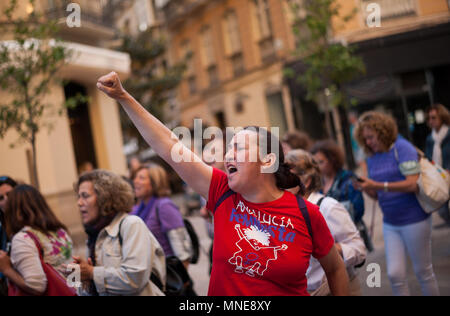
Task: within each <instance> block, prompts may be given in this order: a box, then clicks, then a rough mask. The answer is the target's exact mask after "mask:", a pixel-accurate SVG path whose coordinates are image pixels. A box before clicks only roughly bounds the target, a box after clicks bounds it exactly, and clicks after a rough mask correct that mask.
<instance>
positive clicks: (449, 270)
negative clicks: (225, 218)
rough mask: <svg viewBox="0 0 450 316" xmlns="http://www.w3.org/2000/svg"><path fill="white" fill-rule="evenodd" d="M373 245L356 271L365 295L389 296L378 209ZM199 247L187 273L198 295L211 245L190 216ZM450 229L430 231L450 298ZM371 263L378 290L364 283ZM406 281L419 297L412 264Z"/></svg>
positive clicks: (369, 205)
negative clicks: (375, 266) (376, 269)
mask: <svg viewBox="0 0 450 316" xmlns="http://www.w3.org/2000/svg"><path fill="white" fill-rule="evenodd" d="M372 210H373V203H372V202H371V201H370V200H367V201H366V214H365V216H364V220H365V222H366V224H367V225H368V226H369V225H370V223H371V220H372ZM375 210H376V211H375V226H374V245H375V250H374V251H373V252H372V253H370V254H369V255H368V257H367V260H366V265H365V266H364V267H362V268H361V269H360V271H359V277H360V282H361V288H362V292H363V295H365V296H389V295H392V290H391V286H390V283H389V279H388V277H387V272H386V263H385V256H384V241H383V236H382V214H381V210H380V209H379V208H378V207H376V208H375ZM190 220H191V222H192V224H193V225H194V227H195V229H196V231H197V234H198V235H199V238H200V240H201V241H200V242H201V244H202V249H204V251H202V253H201V255H200V260H199V263H198V264H196V265H191V266H190V267H189V273H190V274H191V277H192V278H193V279H194V280H195V289H196V291H197V293H198V294H199V295H206V294H207V292H208V283H209V274H208V271H209V262H208V257H207V251H208V250H209V247H210V245H211V240H210V239H209V237H208V236H207V234H206V229H205V225H204V220H203V219H202V218H200V217H197V216H193V217H190ZM441 223H442V220H441V219H440V217H439V216H438V215H437V214H434V215H433V227H434V226H437V225H439V224H441ZM449 245H450V228H441V229H435V228H433V265H434V271H435V274H436V277H437V280H438V284H439V288H440V291H441V295H450V247H449ZM371 263H377V264H379V265H380V267H381V287H379V288H369V287H368V286H367V283H366V280H367V278H368V277H369V275H370V273H371V272H370V271H369V272H367V270H366V268H367V266H368V265H369V264H371ZM408 280H409V286H410V289H411V294H412V295H421V291H420V286H419V283H418V281H417V279H416V277H415V274H414V271H413V269H412V266H411V264H410V263H409V266H408Z"/></svg>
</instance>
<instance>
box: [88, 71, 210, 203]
mask: <svg viewBox="0 0 450 316" xmlns="http://www.w3.org/2000/svg"><path fill="white" fill-rule="evenodd" d="M97 88H98V89H99V90H100V91H102V92H104V93H105V94H106V95H108V96H109V97H110V98H113V99H115V100H116V101H117V102H119V103H120V104H121V105H122V107H123V109H124V110H125V112H126V113H127V114H128V116H129V117H130V119H131V121H132V122H133V123H134V125H135V126H136V128H137V129H138V130H139V133H140V134H141V135H142V137H144V139H145V141H146V142H147V143H148V144H149V145H150V146H151V147H152V149H153V150H154V151H155V152H156V153H157V154H158V155H159V156H160V157H161V158H162V159H164V161H166V162H167V163H168V164H169V165H170V166H171V167H172V168H173V169H174V170H175V171H176V172H177V173H178V175H179V176H180V177H181V178H182V179H183V180H184V181H185V182H186V183H187V184H188V185H189V186H190V187H192V188H193V189H194V190H195V191H196V192H197V193H199V194H200V195H201V196H203V197H204V198H206V199H208V193H209V186H210V182H211V177H212V168H211V167H210V166H208V165H207V164H205V163H204V162H203V161H202V160H201V159H200V158H199V157H197V156H196V155H195V154H194V153H193V152H192V151H191V150H190V149H188V148H186V147H185V146H183V144H182V143H181V142H180V140H179V139H178V137H176V136H175V134H174V133H172V131H171V130H169V129H168V128H167V127H166V126H165V125H164V124H162V123H161V122H160V121H159V120H158V119H157V118H156V117H154V116H153V115H151V114H150V113H149V112H148V111H146V110H145V109H144V107H143V106H142V105H140V104H139V102H137V101H136V100H135V99H134V98H133V97H132V96H131V95H130V94H129V93H128V92H127V91H126V90H125V89H124V88H123V87H122V84H121V82H120V79H119V76H118V75H117V73H115V72H111V73H109V74H107V75H106V76H103V77H101V78H100V79H98V82H97ZM174 146H176V147H174ZM172 153H177V154H179V155H182V157H183V159H181V161H180V162H176V161H174V159H173V157H172ZM177 160H179V159H177Z"/></svg>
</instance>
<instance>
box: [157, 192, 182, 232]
mask: <svg viewBox="0 0 450 316" xmlns="http://www.w3.org/2000/svg"><path fill="white" fill-rule="evenodd" d="M157 207H158V211H159V213H158V214H159V220H160V222H161V231H162V232H163V233H164V234H167V232H169V231H171V230H173V229H178V228H182V227H184V222H183V216H181V213H180V211H179V209H178V207H177V206H176V205H175V204H174V203H173V202H172V201H171V200H170V199H164V200H163V201H161V203H160V204H159V205H157Z"/></svg>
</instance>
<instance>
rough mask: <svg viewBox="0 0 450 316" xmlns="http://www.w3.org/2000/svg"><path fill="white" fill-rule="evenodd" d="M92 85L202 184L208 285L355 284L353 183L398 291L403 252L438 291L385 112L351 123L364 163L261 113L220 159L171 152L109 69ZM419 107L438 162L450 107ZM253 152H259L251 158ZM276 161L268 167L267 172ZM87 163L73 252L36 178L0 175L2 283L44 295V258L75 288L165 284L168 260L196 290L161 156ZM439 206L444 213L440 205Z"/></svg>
mask: <svg viewBox="0 0 450 316" xmlns="http://www.w3.org/2000/svg"><path fill="white" fill-rule="evenodd" d="M97 87H98V89H100V90H101V91H103V92H104V93H106V94H107V95H108V96H109V97H111V98H113V99H115V100H117V101H118V102H119V103H120V104H121V105H122V107H123V108H124V110H125V111H126V113H127V114H128V115H129V117H130V118H131V120H132V121H133V123H134V124H135V125H136V127H137V129H138V130H139V131H140V133H141V135H142V136H143V137H144V139H145V140H146V141H147V143H148V144H149V145H150V146H152V148H153V149H154V150H155V152H156V153H157V154H158V155H159V156H160V157H161V158H162V159H164V160H165V161H166V162H167V163H168V164H169V165H170V166H171V167H172V168H173V169H174V170H175V172H177V174H178V175H179V176H180V177H181V179H182V180H183V181H184V182H185V183H186V184H187V185H189V186H190V187H191V188H193V190H195V191H196V192H198V193H199V194H200V195H201V196H202V197H203V201H204V202H203V203H202V210H201V214H202V215H203V216H204V217H205V219H206V220H207V221H206V223H207V226H208V232H209V234H210V236H211V238H213V245H212V247H211V250H210V259H211V269H210V273H211V276H210V284H209V291H208V294H209V295H212V296H216V295H220V296H222V295H226V296H228V295H234V296H247V295H251V296H259V295H262V296H267V295H271V296H273V295H279V296H283V295H317V296H325V295H352V296H358V295H361V294H362V291H361V286H360V284H359V278H358V269H359V268H360V267H361V266H362V265H364V263H365V260H366V257H367V253H368V252H370V251H372V250H373V245H372V242H371V238H370V237H371V236H370V234H369V232H368V229H367V226H366V224H365V223H364V221H363V215H364V198H363V193H365V194H367V195H368V196H370V197H372V198H374V199H377V200H378V203H379V205H380V207H381V210H382V212H383V235H384V241H385V252H386V263H387V269H388V271H387V273H388V277H389V280H390V282H391V286H392V289H393V293H394V294H395V295H408V294H409V289H408V284H407V274H406V271H407V258H408V257H409V258H410V259H411V261H412V263H413V267H414V271H415V274H416V276H417V279H418V280H419V282H420V284H421V289H422V293H423V294H424V295H439V289H438V285H437V281H436V276H435V275H434V272H433V265H432V262H431V229H432V226H431V216H430V214H428V213H427V212H425V211H424V210H423V209H422V207H421V205H420V203H419V202H418V200H417V198H416V193H417V190H418V187H417V180H418V178H419V174H420V165H419V159H420V157H419V155H418V152H417V150H416V148H415V147H414V146H413V145H412V144H411V143H410V142H409V141H407V140H406V139H404V138H403V137H402V136H400V135H399V134H398V131H397V125H396V123H395V120H394V119H393V118H392V117H391V116H389V115H387V114H383V113H380V112H367V113H364V114H363V115H362V116H360V117H359V118H358V120H357V124H356V125H355V127H354V137H355V139H356V140H357V142H358V144H359V147H360V149H361V151H363V152H364V155H365V159H362V160H365V161H366V170H367V174H360V175H356V174H355V173H354V172H352V171H350V170H347V169H345V162H346V159H345V154H344V152H343V150H342V148H340V147H339V145H337V144H336V143H335V142H334V141H332V140H324V141H319V142H316V143H314V142H312V141H311V140H310V139H309V137H308V135H306V134H305V133H302V132H294V133H288V134H287V135H284V137H283V138H282V139H281V141H278V140H277V139H276V138H275V137H274V136H273V135H272V134H271V133H270V132H268V131H265V130H264V131H263V132H262V129H261V128H259V127H249V128H245V129H243V130H242V131H240V132H238V133H237V134H236V135H234V137H233V138H232V140H231V142H230V143H229V144H226V143H223V142H222V143H220V145H219V146H218V148H220V147H222V148H224V160H223V161H213V160H212V159H206V161H208V163H206V162H204V161H202V160H194V161H191V162H184V161H181V162H179V161H177V162H176V161H174V160H173V159H172V157H171V155H170V152H171V149H172V147H173V146H174V145H177V144H178V141H177V139H175V138H173V137H171V136H172V133H171V131H170V130H169V129H168V128H166V127H165V126H164V125H163V124H162V123H161V122H160V121H158V120H157V119H156V118H155V117H154V116H153V115H151V114H150V113H149V112H147V111H145V110H144V109H143V108H142V106H141V105H140V104H139V103H138V102H137V101H136V100H135V99H134V98H133V97H132V96H130V95H129V94H128V93H127V92H126V91H125V90H124V89H123V88H122V85H121V82H120V80H119V78H118V76H117V75H116V74H115V73H111V74H109V75H107V76H104V77H102V78H100V79H99V81H98V83H97ZM427 114H428V120H429V124H430V127H431V128H432V133H431V134H430V137H429V138H428V139H427V148H426V155H427V157H428V158H429V159H430V160H433V161H435V162H436V163H438V164H439V165H442V166H443V167H444V168H445V169H447V170H448V169H449V168H450V135H449V133H450V131H449V128H448V125H449V124H450V115H449V113H448V111H447V110H446V109H445V107H443V106H441V105H436V106H433V107H431V108H430V110H429V111H428V113H427ZM274 139H275V142H274V141H273V140H274ZM214 141H215V142H217V141H220V140H217V139H216V140H214ZM263 146H264V147H265V148H264V150H262V147H263ZM187 150H188V149H187ZM255 152H257V153H260V155H258V157H259V159H258V160H257V161H251V159H249V157H250V156H251V155H252V154H253V153H255ZM261 153H264V154H261ZM358 156H361V153H358ZM274 165H277V166H278V168H276V171H275V172H267V170H270V169H271V168H272V167H273V166H274ZM91 169H92V168H89V170H87V171H84V172H83V173H82V174H81V175H80V177H79V179H78V181H77V183H76V184H75V185H74V188H75V192H76V194H77V197H78V200H77V206H78V209H79V212H80V216H81V220H82V224H83V226H84V229H85V232H86V235H87V253H86V257H78V256H73V254H72V251H73V242H72V239H71V237H70V233H69V231H68V230H67V228H66V226H65V225H64V224H63V223H62V222H61V221H60V220H58V219H57V217H56V216H55V214H54V212H53V211H52V210H51V208H50V207H49V205H48V204H47V202H46V200H45V198H44V197H43V196H42V194H41V193H40V192H39V191H38V190H37V189H35V188H33V187H32V186H29V185H26V184H18V183H16V181H14V180H13V179H11V178H10V177H0V219H1V221H0V225H1V226H0V246H1V249H0V294H1V295H8V293H9V294H10V295H12V294H14V293H15V294H17V293H22V294H24V295H47V294H48V293H50V290H51V289H52V288H53V289H54V287H55V286H56V285H55V284H56V283H55V282H56V281H55V277H54V274H52V273H51V272H52V271H55V272H56V274H57V275H59V276H61V277H64V278H66V277H68V274H69V273H70V272H71V271H72V269H75V270H77V271H79V281H80V284H79V285H80V286H79V287H77V292H76V293H73V294H77V295H89V296H98V295H100V296H108V295H139V296H144V295H146V296H162V295H165V294H167V293H168V292H167V287H168V278H169V277H168V274H169V273H172V271H171V270H170V269H169V265H170V266H171V268H173V267H174V265H173V262H174V261H173V260H176V261H178V262H179V263H180V264H178V269H182V270H183V271H181V272H180V271H178V272H179V273H180V274H182V275H187V276H188V277H187V278H188V280H185V279H184V280H183V284H184V286H188V289H187V290H185V291H184V292H182V293H183V295H196V293H195V291H194V290H193V281H195V280H190V278H189V274H188V272H187V271H188V267H189V264H190V260H191V258H192V255H193V253H192V251H193V245H192V240H191V238H190V236H189V234H188V231H187V229H186V226H185V222H184V220H183V216H182V214H181V212H180V210H179V208H178V207H177V206H176V204H175V203H174V202H173V201H172V200H171V198H170V196H171V190H170V184H169V180H168V176H167V173H166V171H165V170H164V168H163V167H161V166H159V165H156V164H150V165H142V164H140V163H139V162H133V168H132V172H131V173H130V176H129V179H124V177H121V176H119V175H116V174H114V173H112V172H109V171H105V170H91ZM127 180H128V181H127ZM439 212H440V215H441V216H442V218H443V219H444V220H445V221H446V222H447V223H449V216H448V212H449V211H448V205H445V206H444V207H442V208H441V209H440V210H439ZM180 265H181V268H180ZM47 266H50V267H51V269H48V267H47ZM52 269H53V270H52ZM50 270H51V271H50ZM49 271H50V272H49ZM205 273H206V272H205ZM187 281H189V282H187ZM67 286H68V285H67ZM13 287H14V288H15V289H16V290H15V291H12V288H13ZM67 293H72V292H70V289H68V291H67Z"/></svg>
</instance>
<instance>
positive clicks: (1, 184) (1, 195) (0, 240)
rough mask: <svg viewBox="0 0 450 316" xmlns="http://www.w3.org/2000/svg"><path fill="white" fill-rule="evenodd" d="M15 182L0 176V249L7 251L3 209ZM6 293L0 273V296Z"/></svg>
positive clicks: (5, 286) (4, 282)
mask: <svg viewBox="0 0 450 316" xmlns="http://www.w3.org/2000/svg"><path fill="white" fill-rule="evenodd" d="M16 185H17V183H16V181H14V180H13V179H11V178H10V177H8V176H2V177H0V250H1V251H5V252H7V251H8V249H7V245H8V237H7V236H6V228H5V220H4V215H5V214H4V209H5V206H6V202H7V199H8V193H9V192H11V191H12V190H13V189H14V188H15V187H16ZM4 295H7V285H6V279H5V278H4V277H3V274H2V273H0V296H4Z"/></svg>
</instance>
